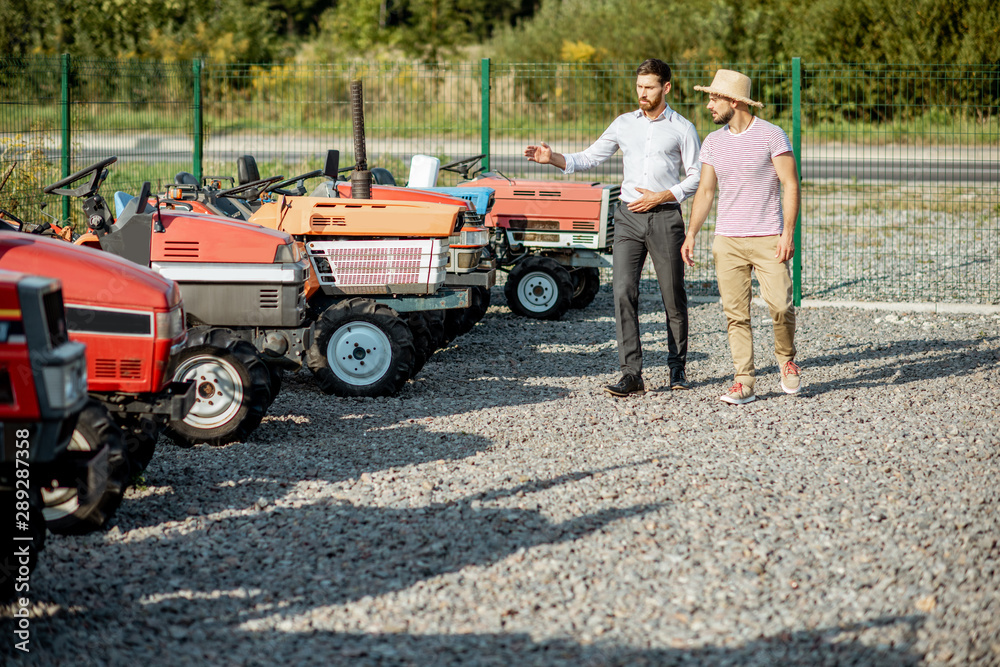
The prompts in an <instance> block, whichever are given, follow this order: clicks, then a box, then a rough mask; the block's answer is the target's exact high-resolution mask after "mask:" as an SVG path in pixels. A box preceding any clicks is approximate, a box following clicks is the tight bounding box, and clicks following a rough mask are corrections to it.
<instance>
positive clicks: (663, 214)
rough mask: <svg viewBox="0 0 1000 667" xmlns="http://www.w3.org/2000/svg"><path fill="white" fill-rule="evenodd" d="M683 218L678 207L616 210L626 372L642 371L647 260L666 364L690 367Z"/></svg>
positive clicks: (618, 310)
mask: <svg viewBox="0 0 1000 667" xmlns="http://www.w3.org/2000/svg"><path fill="white" fill-rule="evenodd" d="M683 244H684V218H683V217H682V216H681V211H680V206H670V207H667V206H661V207H658V208H657V209H655V210H653V211H648V212H646V213H633V212H631V211H629V210H628V208H626V206H625V204H624V203H622V204H620V205H619V206H618V210H617V211H615V240H614V262H613V263H614V275H613V283H614V295H615V329H616V333H617V337H618V361H619V363H620V364H621V370H622V373H623V374H625V373H631V374H632V375H640V374H641V373H642V344H641V343H640V342H639V279H640V277H641V275H642V267H643V264H645V262H646V256H647V255H648V256H650V257H651V258H652V259H653V268H654V269H655V270H656V280H657V282H658V283H659V284H660V295H661V296H662V297H663V309H664V311H665V312H666V318H667V349H668V356H667V365H668V366H669V367H670V368H671V369H674V368H684V366H685V364H686V363H687V346H688V306H687V292H686V291H685V290H684V261H683V260H682V259H681V246H682V245H683Z"/></svg>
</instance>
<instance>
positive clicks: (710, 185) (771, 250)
mask: <svg viewBox="0 0 1000 667" xmlns="http://www.w3.org/2000/svg"><path fill="white" fill-rule="evenodd" d="M694 88H695V90H701V91H704V92H706V93H708V95H709V101H708V110H709V111H710V112H711V114H712V120H713V121H715V124H716V125H723V126H724V127H721V128H720V129H718V130H716V131H714V132H712V133H711V134H709V135H708V136H707V137H705V142H704V143H703V144H702V147H701V162H702V171H701V183H700V184H699V186H698V191H697V193H695V196H694V204H693V205H692V208H691V222H690V226H689V227H688V233H687V238H685V240H684V244H683V246H682V247H681V256H682V257H683V258H684V261H685V262H686V263H687V264H688V265H689V266H694V244H695V237H696V236H697V235H698V231H699V230H700V229H701V226H702V224H704V222H705V219H706V218H707V217H708V213H709V211H710V210H711V208H712V201H713V200H714V199H715V190H716V187H718V189H719V208H718V212H717V216H716V221H715V240H714V241H713V244H712V256H713V257H714V258H715V271H716V275H717V276H718V281H719V295H720V296H721V297H722V309H723V311H724V312H725V314H726V320H727V321H728V332H729V347H730V350H731V351H732V355H733V365H734V366H735V367H736V380H735V382H734V383H733V386H732V387H731V388H730V389H729V391H728V392H726V393H725V394H723V395H722V396H721V397H720V398H721V399H722V400H723V401H725V402H726V403H732V404H735V405H740V404H743V403H749V402H750V401H753V400H754V399H755V398H756V394H755V390H754V386H755V384H756V379H757V373H756V369H755V368H754V360H753V332H752V330H751V327H750V302H751V298H752V295H751V289H750V272H751V271H753V272H754V273H755V274H756V275H757V282H758V283H760V292H761V296H763V298H764V301H765V302H766V303H767V306H768V308H769V309H770V311H771V319H772V320H773V322H774V354H775V357H777V360H778V368H779V370H780V371H781V382H780V384H781V388H782V389H783V390H784V391H785V392H786V393H789V394H795V393H798V391H799V388H800V386H801V384H800V378H799V368H798V366H796V365H795V306H794V304H793V302H792V280H791V275H790V274H789V270H788V261H789V260H790V259H791V258H792V256H793V255H794V254H795V221H796V218H797V217H798V213H799V178H798V173H797V170H796V168H795V156H794V155H793V153H792V146H791V144H790V143H789V141H788V135H787V134H785V132H784V131H783V130H782V129H781V128H780V127H778V126H776V125H774V124H772V123H768V122H767V121H765V120H763V119H761V118H756V117H755V116H754V115H753V114H752V113H751V111H750V107H751V106H753V107H758V108H761V107H763V106H764V105H763V104H761V103H760V102H755V101H754V100H752V99H750V78H749V77H747V76H745V75H743V74H740V73H739V72H734V71H732V70H726V69H720V70H719V71H718V72H716V74H715V79H714V80H713V81H712V85H710V86H695V87H694ZM782 191H783V193H782Z"/></svg>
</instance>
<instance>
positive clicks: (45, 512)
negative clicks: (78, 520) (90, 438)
mask: <svg viewBox="0 0 1000 667" xmlns="http://www.w3.org/2000/svg"><path fill="white" fill-rule="evenodd" d="M66 450H67V451H70V452H89V451H91V450H92V447H91V446H90V443H89V442H87V439H86V438H84V437H83V436H82V435H81V434H80V432H79V431H73V436H72V438H71V439H70V441H69V446H68V447H67V448H66ZM42 502H43V504H44V507H43V508H42V516H44V517H45V521H46V522H48V521H56V520H57V519H61V518H63V517H67V516H70V515H72V514H73V513H74V512H76V511H77V510H78V509H80V497H79V495H78V493H77V490H76V489H75V488H74V487H72V486H57V487H43V488H42Z"/></svg>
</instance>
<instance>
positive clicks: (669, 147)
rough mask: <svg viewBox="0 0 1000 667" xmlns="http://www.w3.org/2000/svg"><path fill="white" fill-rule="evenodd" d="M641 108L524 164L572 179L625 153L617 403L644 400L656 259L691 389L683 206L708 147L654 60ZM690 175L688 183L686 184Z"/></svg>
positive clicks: (677, 353)
mask: <svg viewBox="0 0 1000 667" xmlns="http://www.w3.org/2000/svg"><path fill="white" fill-rule="evenodd" d="M635 88H636V95H637V97H638V101H639V108H638V109H636V110H635V111H630V112H628V113H624V114H622V115H620V116H618V117H617V118H616V119H615V120H614V122H612V123H611V125H610V126H609V127H608V129H606V130H605V131H604V134H602V135H601V136H600V138H598V140H597V141H596V142H594V143H593V145H591V146H590V147H589V148H587V149H586V150H584V151H582V152H580V153H569V154H566V155H562V154H560V153H555V152H553V151H552V149H551V148H550V147H549V146H548V144H546V143H545V142H541V145H539V146H528V147H527V148H526V149H525V151H524V156H525V157H526V158H528V160H530V161H532V162H537V163H538V164H551V165H554V166H556V167H558V168H560V169H562V170H563V173H566V174H572V173H574V172H576V171H584V170H586V169H592V168H593V167H596V166H597V165H599V164H601V163H602V162H604V161H605V160H607V159H608V158H609V157H611V156H612V155H614V154H615V153H616V152H617V151H618V149H619V148H620V149H621V151H622V157H623V158H624V159H623V163H624V168H625V173H624V177H623V179H622V190H621V203H620V204H619V206H618V209H617V210H616V211H615V242H614V263H613V266H614V268H613V271H614V274H613V283H614V299H615V329H616V334H617V336H616V337H617V339H618V361H619V365H620V366H621V372H622V377H621V379H620V380H619V381H618V382H617V383H616V384H612V385H608V386H607V387H605V388H604V389H605V391H607V392H608V393H610V394H612V395H614V396H627V395H629V394H642V393H644V392H645V391H646V387H645V384H644V382H643V380H642V345H641V344H640V342H639V279H640V277H641V275H642V267H643V265H644V264H645V262H646V256H647V255H649V256H650V257H652V259H653V268H654V269H655V270H656V279H657V281H658V282H659V284H660V295H661V296H662V298H663V307H664V310H665V311H666V319H667V366H668V367H669V368H670V388H671V389H687V388H688V382H687V377H686V375H685V371H684V369H685V365H686V362H687V345H688V309H687V292H685V290H684V262H683V261H681V256H680V248H681V244H682V243H683V242H684V219H683V218H682V217H681V206H680V202H682V201H684V200H685V199H686V198H688V197H690V196H691V195H693V194H694V193H695V191H696V190H697V189H698V176H699V173H700V172H701V163H700V162H699V160H698V151H699V147H700V142H699V141H698V132H697V131H696V130H695V127H694V125H693V124H692V123H691V122H690V121H689V120H687V119H686V118H684V117H683V116H681V115H680V114H679V113H677V112H676V111H674V110H673V109H671V108H670V107H669V106H668V105H667V101H666V95H667V93H669V92H670V66H669V65H667V64H666V63H665V62H663V61H662V60H657V59H656V58H650V59H649V60H646V61H645V62H643V63H642V64H641V65H639V68H638V69H637V70H636V86H635ZM681 171H683V172H684V178H683V180H682V179H681V177H680V173H681Z"/></svg>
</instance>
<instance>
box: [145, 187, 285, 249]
mask: <svg viewBox="0 0 1000 667" xmlns="http://www.w3.org/2000/svg"><path fill="white" fill-rule="evenodd" d="M185 203H189V204H191V205H192V206H201V204H200V202H185ZM159 216H160V220H161V221H162V222H163V227H164V229H165V230H166V231H165V232H164V233H162V234H160V233H156V234H153V239H152V246H151V250H150V259H151V260H152V261H154V262H213V263H223V264H227V263H230V264H270V263H272V262H273V261H274V255H275V253H276V252H277V251H278V246H281V245H285V244H286V243H289V241H290V238H289V236H288V235H287V234H286V233H285V232H280V231H275V230H273V229H268V228H267V227H261V226H260V225H256V224H253V223H248V222H241V221H237V220H232V219H231V218H226V217H223V216H220V215H208V214H202V213H192V212H190V211H168V210H161V212H160V214H159ZM154 220H155V216H154Z"/></svg>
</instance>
